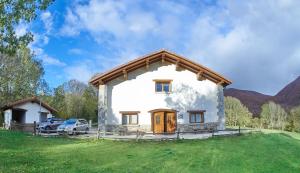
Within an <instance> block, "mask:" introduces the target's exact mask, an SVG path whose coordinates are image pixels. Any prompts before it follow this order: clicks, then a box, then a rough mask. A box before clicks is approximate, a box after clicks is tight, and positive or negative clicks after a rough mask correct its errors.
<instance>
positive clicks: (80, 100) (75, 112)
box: [52, 80, 97, 120]
mask: <svg viewBox="0 0 300 173" xmlns="http://www.w3.org/2000/svg"><path fill="white" fill-rule="evenodd" d="M52 105H53V106H54V108H56V109H57V110H58V115H59V116H60V117H62V118H71V117H74V118H86V119H87V120H97V91H96V90H95V88H94V87H92V86H88V85H86V84H84V83H82V82H79V81H77V80H70V81H68V82H65V83H63V84H62V85H60V86H58V87H57V88H55V89H54V95H53V99H52Z"/></svg>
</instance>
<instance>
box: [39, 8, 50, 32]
mask: <svg viewBox="0 0 300 173" xmlns="http://www.w3.org/2000/svg"><path fill="white" fill-rule="evenodd" d="M41 20H42V22H43V24H44V27H45V30H46V32H47V34H49V33H50V32H51V30H52V25H53V17H52V15H51V13H50V12H49V11H46V12H43V13H42V14H41Z"/></svg>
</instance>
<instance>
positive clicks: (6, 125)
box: [4, 109, 12, 129]
mask: <svg viewBox="0 0 300 173" xmlns="http://www.w3.org/2000/svg"><path fill="white" fill-rule="evenodd" d="M11 118H12V111H11V109H7V110H5V111H4V128H6V129H8V128H9V127H10V120H11Z"/></svg>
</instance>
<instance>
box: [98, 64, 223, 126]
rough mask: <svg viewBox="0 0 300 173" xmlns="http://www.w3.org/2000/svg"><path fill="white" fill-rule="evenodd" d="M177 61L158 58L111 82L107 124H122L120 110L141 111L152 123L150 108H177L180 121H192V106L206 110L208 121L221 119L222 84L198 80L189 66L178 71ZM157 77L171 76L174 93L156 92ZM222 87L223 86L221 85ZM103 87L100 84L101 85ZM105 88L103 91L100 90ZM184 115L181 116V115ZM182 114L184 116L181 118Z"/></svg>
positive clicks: (141, 118) (145, 122)
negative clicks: (190, 117) (162, 64)
mask: <svg viewBox="0 0 300 173" xmlns="http://www.w3.org/2000/svg"><path fill="white" fill-rule="evenodd" d="M175 69H176V66H175V65H174V64H164V66H161V62H157V63H154V64H151V65H150V68H149V70H148V71H146V68H140V69H138V70H136V71H133V72H131V73H128V80H124V77H123V76H122V77H119V78H117V79H115V80H112V81H110V82H108V83H107V122H106V123H107V124H121V123H122V116H121V114H120V113H119V112H120V111H140V114H139V124H140V125H151V114H150V113H149V112H148V111H149V110H153V109H158V108H169V109H176V110H177V111H179V112H178V113H177V115H178V116H177V118H178V123H179V124H185V123H189V114H188V113H187V111H188V110H199V109H201V110H202V109H203V110H206V112H205V122H217V121H218V108H217V106H218V85H216V84H215V83H213V82H211V81H209V80H204V81H199V80H197V76H196V74H195V73H193V72H191V71H188V70H181V71H176V70H175ZM154 79H171V80H173V81H172V93H170V94H162V93H155V82H154V81H153V80H154ZM219 87H220V86H219ZM99 89H100V88H99ZM99 92H101V91H99ZM179 115H181V116H179ZM181 117H182V118H181Z"/></svg>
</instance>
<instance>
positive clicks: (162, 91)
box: [153, 79, 173, 94]
mask: <svg viewBox="0 0 300 173" xmlns="http://www.w3.org/2000/svg"><path fill="white" fill-rule="evenodd" d="M153 81H154V82H155V85H154V90H155V93H167V94H168V93H171V92H172V81H173V80H171V79H154V80H153ZM157 84H161V91H158V90H157ZM166 84H168V85H169V91H165V90H164V88H165V85H166Z"/></svg>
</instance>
